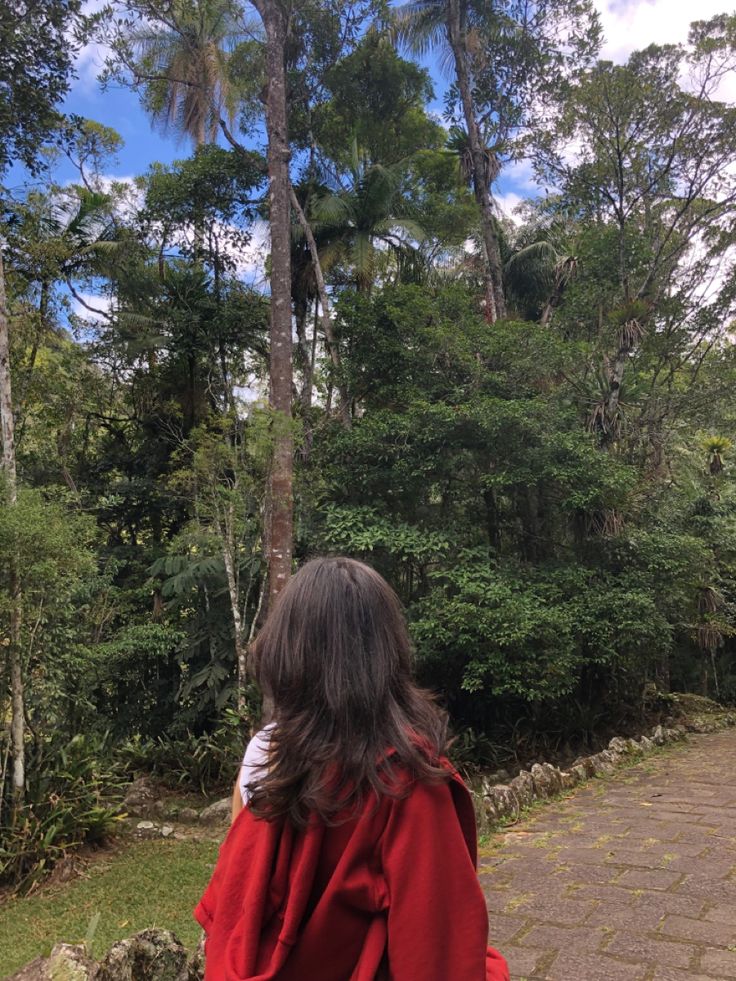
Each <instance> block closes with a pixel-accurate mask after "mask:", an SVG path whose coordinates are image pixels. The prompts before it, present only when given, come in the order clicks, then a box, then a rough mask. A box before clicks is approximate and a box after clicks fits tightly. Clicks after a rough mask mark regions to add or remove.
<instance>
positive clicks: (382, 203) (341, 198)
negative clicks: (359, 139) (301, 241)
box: [310, 143, 425, 294]
mask: <svg viewBox="0 0 736 981" xmlns="http://www.w3.org/2000/svg"><path fill="white" fill-rule="evenodd" d="M405 170H406V161H402V162H399V163H398V164H394V165H393V166H391V167H385V166H383V165H382V164H370V163H368V161H367V160H366V158H365V157H364V156H362V155H361V154H360V153H359V151H358V148H357V146H356V145H355V143H354V144H353V153H352V163H351V167H350V175H349V176H350V181H349V183H348V184H347V185H345V186H341V187H339V188H338V189H336V190H335V189H330V188H327V187H325V188H322V189H321V190H319V191H317V192H316V193H315V194H314V196H313V198H312V202H311V209H310V212H311V213H310V218H311V224H312V226H313V228H314V230H315V232H317V233H319V235H320V237H321V239H322V241H323V242H324V245H323V246H322V249H321V261H322V266H323V268H324V269H330V268H334V267H335V266H336V265H338V264H339V263H344V264H345V265H346V266H348V267H349V268H350V269H351V270H352V275H353V277H354V279H355V284H356V286H357V288H358V290H359V291H360V292H362V293H366V294H367V293H370V290H371V287H372V285H373V283H374V282H375V278H376V274H377V270H378V266H379V263H380V260H381V258H382V257H383V256H385V254H386V251H387V250H389V251H401V250H407V249H411V248H412V247H413V243H414V242H419V241H421V240H422V239H423V238H424V237H425V235H424V231H423V229H422V227H421V225H420V224H419V223H418V222H417V221H415V220H414V219H413V218H412V217H411V216H410V215H408V214H407V213H406V207H405V205H404V202H403V200H402V177H403V174H404V172H405Z"/></svg>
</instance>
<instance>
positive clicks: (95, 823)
mask: <svg viewBox="0 0 736 981" xmlns="http://www.w3.org/2000/svg"><path fill="white" fill-rule="evenodd" d="M110 755H111V746H110V741H109V739H108V738H103V739H101V740H96V739H94V738H90V737H89V736H84V735H82V734H78V735H76V736H74V737H73V738H72V739H71V740H70V741H69V742H68V743H64V742H63V740H60V739H58V738H56V739H50V740H49V742H48V744H47V745H44V746H43V747H42V748H41V747H37V754H36V755H35V758H32V759H31V761H30V762H31V767H30V772H31V777H30V781H29V787H28V798H27V807H26V808H25V810H24V812H23V817H22V820H21V821H20V823H16V824H14V825H11V826H8V825H7V824H6V826H5V827H3V826H2V824H0V832H1V833H0V882H2V883H5V884H10V885H12V886H13V887H14V888H15V889H17V890H18V891H19V892H27V891H28V890H29V889H30V888H31V887H32V886H33V885H34V884H35V883H37V882H38V881H39V880H40V879H41V878H42V876H44V875H45V874H46V872H47V871H48V870H49V869H51V868H52V867H53V866H54V864H56V863H57V862H58V861H60V860H61V859H62V858H64V856H65V855H66V854H67V853H68V852H69V851H70V850H71V849H73V848H75V847H76V846H78V845H80V844H83V843H89V844H97V843H100V842H103V841H105V840H106V839H108V838H109V837H110V836H111V835H113V834H114V833H115V831H116V828H117V825H118V822H119V817H118V813H117V811H118V803H119V800H120V798H121V796H122V795H121V794H120V793H119V788H120V786H121V777H120V773H119V771H117V770H116V769H115V767H114V766H113V765H112V764H111V763H110V762H108V761H109V760H110Z"/></svg>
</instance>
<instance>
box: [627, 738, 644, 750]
mask: <svg viewBox="0 0 736 981" xmlns="http://www.w3.org/2000/svg"><path fill="white" fill-rule="evenodd" d="M626 742H627V743H628V744H629V752H630V753H641V746H640V745H639V743H638V742H637V741H636V740H635V739H627V740H626Z"/></svg>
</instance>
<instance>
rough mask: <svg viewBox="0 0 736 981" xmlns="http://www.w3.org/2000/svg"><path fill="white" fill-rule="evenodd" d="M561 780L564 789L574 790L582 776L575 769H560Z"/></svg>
mask: <svg viewBox="0 0 736 981" xmlns="http://www.w3.org/2000/svg"><path fill="white" fill-rule="evenodd" d="M560 781H561V782H562V789H563V790H573V789H574V788H575V787H577V785H578V784H579V783H580V777H579V776H578V774H577V773H575V771H574V770H560Z"/></svg>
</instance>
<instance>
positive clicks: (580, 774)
mask: <svg viewBox="0 0 736 981" xmlns="http://www.w3.org/2000/svg"><path fill="white" fill-rule="evenodd" d="M571 773H574V774H575V776H576V777H577V781H578V783H585V781H586V780H588V779H589V774H588V771H587V770H586V769H585V767H584V766H583V764H582V763H577V764H576V765H575V766H573V767H572V769H571Z"/></svg>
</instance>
